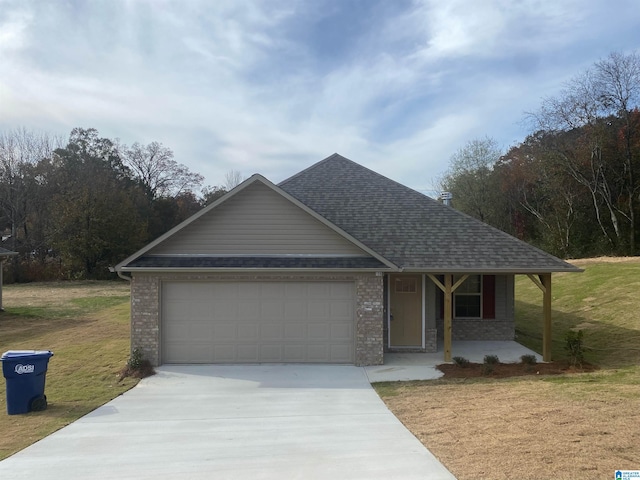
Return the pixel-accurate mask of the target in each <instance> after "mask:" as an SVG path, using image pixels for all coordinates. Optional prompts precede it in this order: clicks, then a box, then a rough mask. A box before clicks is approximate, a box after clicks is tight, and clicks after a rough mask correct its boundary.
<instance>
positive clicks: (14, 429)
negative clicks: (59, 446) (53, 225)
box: [0, 282, 137, 459]
mask: <svg viewBox="0 0 640 480" xmlns="http://www.w3.org/2000/svg"><path fill="white" fill-rule="evenodd" d="M128 291H129V285H128V284H126V283H124V282H73V283H47V284H30V285H8V286H5V288H4V298H3V300H4V302H3V303H4V307H5V312H4V313H2V314H0V353H2V352H4V351H7V350H18V349H36V350H41V349H42V350H52V351H53V352H54V356H53V357H52V358H51V360H50V362H49V369H48V372H47V380H46V387H45V393H46V395H47V398H48V402H49V407H48V408H47V410H45V411H43V412H31V413H28V414H25V415H7V414H6V393H5V382H4V381H3V382H2V383H1V385H0V432H2V435H0V459H2V458H5V457H7V456H9V455H11V454H12V453H14V452H16V451H18V450H20V449H22V448H24V447H26V446H28V445H30V444H31V443H33V442H35V441H37V440H39V439H41V438H43V437H45V436H46V435H49V434H50V433H52V432H54V431H56V430H58V429H59V428H61V427H63V426H65V425H67V424H69V423H71V422H73V421H74V420H77V419H78V418H80V417H81V416H83V415H85V414H87V413H89V412H90V411H92V410H94V409H95V408H97V407H99V406H100V405H103V404H104V403H106V402H108V401H109V400H111V399H112V398H114V397H116V396H118V395H120V394H122V393H123V392H124V391H126V390H128V389H129V388H131V387H132V386H133V385H135V383H136V382H137V381H136V380H135V379H130V378H127V379H125V380H124V381H122V382H119V381H118V380H119V372H120V370H121V369H122V368H123V367H124V366H125V364H126V362H127V359H128V357H129V316H130V311H129V295H128ZM3 380H4V379H3Z"/></svg>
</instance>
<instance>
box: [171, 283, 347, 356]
mask: <svg viewBox="0 0 640 480" xmlns="http://www.w3.org/2000/svg"><path fill="white" fill-rule="evenodd" d="M354 303H355V302H354V285H353V283H352V282H339V283H335V282H227V283H222V282H221V283H217V282H208V283H207V282H171V283H165V284H164V285H163V293H162V331H161V338H162V358H163V362H164V363H260V362H277V363H279V362H321V363H353V361H354V334H353V332H354V317H355V315H354Z"/></svg>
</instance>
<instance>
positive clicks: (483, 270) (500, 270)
mask: <svg viewBox="0 0 640 480" xmlns="http://www.w3.org/2000/svg"><path fill="white" fill-rule="evenodd" d="M402 271H403V273H431V274H434V275H436V274H443V273H462V274H466V273H483V274H487V275H493V274H495V275H500V274H514V275H527V274H535V275H538V274H543V273H581V272H584V269H583V268H578V267H575V268H563V269H560V268H480V267H478V268H404V269H403V270H402Z"/></svg>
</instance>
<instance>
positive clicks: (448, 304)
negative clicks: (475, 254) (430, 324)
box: [427, 273, 469, 362]
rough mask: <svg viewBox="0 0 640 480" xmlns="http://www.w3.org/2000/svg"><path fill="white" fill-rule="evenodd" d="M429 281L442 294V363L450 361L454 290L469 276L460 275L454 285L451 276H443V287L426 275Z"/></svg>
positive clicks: (430, 274) (431, 275)
mask: <svg viewBox="0 0 640 480" xmlns="http://www.w3.org/2000/svg"><path fill="white" fill-rule="evenodd" d="M427 275H428V276H429V278H430V279H431V281H433V283H435V284H436V286H437V287H438V288H439V289H440V290H442V291H443V292H444V361H445V362H450V361H451V320H452V318H453V308H452V307H453V302H452V297H451V296H452V295H453V292H455V291H456V289H457V288H458V287H459V286H460V285H462V284H463V283H464V281H465V280H466V279H467V278H469V275H462V277H460V280H458V281H457V282H456V283H455V284H453V285H452V283H453V275H451V274H450V273H446V274H445V275H444V285H443V284H442V282H441V281H440V280H438V278H437V277H436V276H435V275H433V274H432V273H427Z"/></svg>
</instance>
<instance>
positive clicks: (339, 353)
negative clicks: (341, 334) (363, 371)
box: [331, 345, 351, 363]
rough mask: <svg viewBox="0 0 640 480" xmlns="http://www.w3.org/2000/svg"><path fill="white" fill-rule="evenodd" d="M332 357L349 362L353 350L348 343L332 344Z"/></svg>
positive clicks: (341, 361)
mask: <svg viewBox="0 0 640 480" xmlns="http://www.w3.org/2000/svg"><path fill="white" fill-rule="evenodd" d="M331 357H332V358H335V359H336V360H335V361H336V362H340V363H347V362H348V361H349V359H350V358H351V351H350V350H349V348H347V347H346V345H331Z"/></svg>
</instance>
